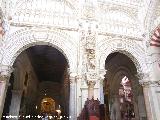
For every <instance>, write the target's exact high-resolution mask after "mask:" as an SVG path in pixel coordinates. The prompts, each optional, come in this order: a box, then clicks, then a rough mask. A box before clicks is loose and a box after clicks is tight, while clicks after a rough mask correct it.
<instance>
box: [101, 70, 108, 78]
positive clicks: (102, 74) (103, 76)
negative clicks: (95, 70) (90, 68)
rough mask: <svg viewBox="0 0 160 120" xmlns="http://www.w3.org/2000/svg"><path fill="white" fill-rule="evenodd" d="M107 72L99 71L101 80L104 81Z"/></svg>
mask: <svg viewBox="0 0 160 120" xmlns="http://www.w3.org/2000/svg"><path fill="white" fill-rule="evenodd" d="M106 72H107V70H105V69H100V70H99V79H103V80H104V78H105V74H106Z"/></svg>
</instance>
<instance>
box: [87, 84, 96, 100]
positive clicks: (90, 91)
mask: <svg viewBox="0 0 160 120" xmlns="http://www.w3.org/2000/svg"><path fill="white" fill-rule="evenodd" d="M87 83H88V99H89V100H91V99H92V98H93V99H94V86H95V84H96V81H88V82H87Z"/></svg>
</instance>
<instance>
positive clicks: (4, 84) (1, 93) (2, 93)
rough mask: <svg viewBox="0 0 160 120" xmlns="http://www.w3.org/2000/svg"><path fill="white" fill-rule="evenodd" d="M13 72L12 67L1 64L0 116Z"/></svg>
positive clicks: (0, 115) (0, 116)
mask: <svg viewBox="0 0 160 120" xmlns="http://www.w3.org/2000/svg"><path fill="white" fill-rule="evenodd" d="M11 72H12V67H10V66H2V65H1V66H0V118H2V113H3V108H4V103H5V98H6V92H7V88H8V84H9V78H10V74H11Z"/></svg>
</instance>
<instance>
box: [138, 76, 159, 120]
mask: <svg viewBox="0 0 160 120" xmlns="http://www.w3.org/2000/svg"><path fill="white" fill-rule="evenodd" d="M145 76H146V75H143V76H142V77H141V80H140V84H141V85H142V87H143V93H144V99H145V106H146V111H147V119H148V120H158V119H159V118H160V106H159V105H160V102H159V100H158V97H157V93H156V92H157V88H160V81H151V80H150V78H149V77H148V79H147V77H145Z"/></svg>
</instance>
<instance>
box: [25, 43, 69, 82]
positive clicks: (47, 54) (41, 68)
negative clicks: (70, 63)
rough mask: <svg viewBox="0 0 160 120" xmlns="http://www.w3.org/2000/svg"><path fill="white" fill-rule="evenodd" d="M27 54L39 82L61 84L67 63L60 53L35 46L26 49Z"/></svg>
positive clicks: (49, 48)
mask: <svg viewBox="0 0 160 120" xmlns="http://www.w3.org/2000/svg"><path fill="white" fill-rule="evenodd" d="M27 54H28V56H29V59H30V61H31V64H32V66H33V68H34V70H35V73H36V75H37V77H38V79H39V81H53V82H61V79H62V77H63V73H64V69H65V67H66V65H67V62H66V59H65V57H64V56H63V54H62V53H61V52H60V51H58V50H57V49H55V48H53V47H49V46H46V45H37V46H33V47H30V48H29V49H27Z"/></svg>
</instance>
